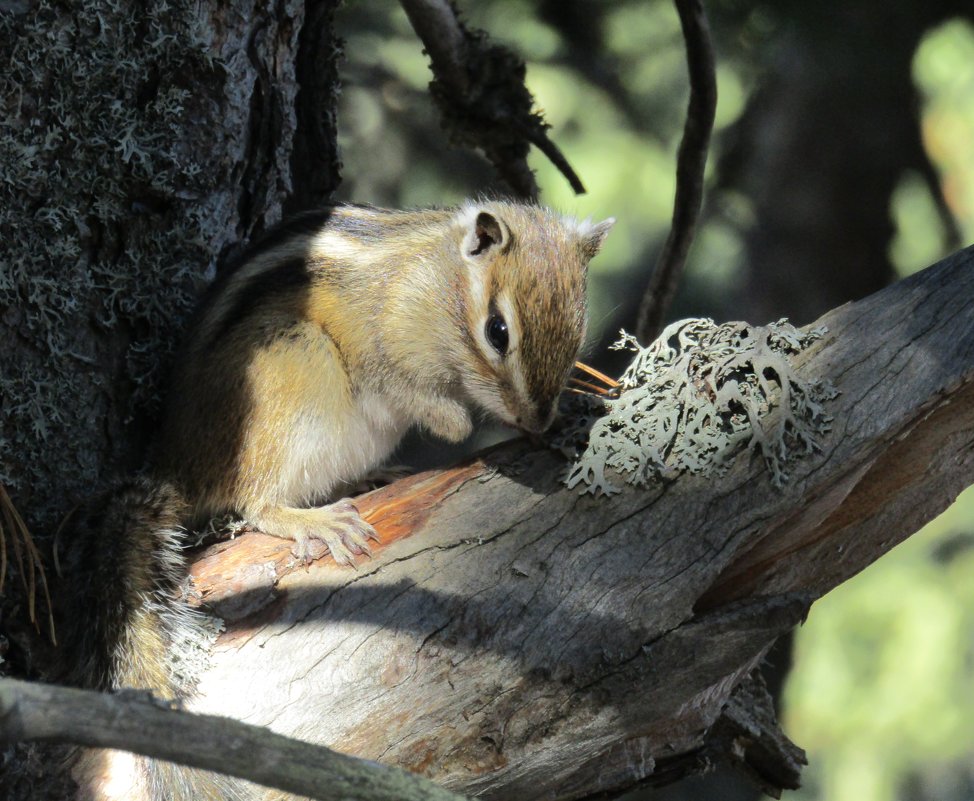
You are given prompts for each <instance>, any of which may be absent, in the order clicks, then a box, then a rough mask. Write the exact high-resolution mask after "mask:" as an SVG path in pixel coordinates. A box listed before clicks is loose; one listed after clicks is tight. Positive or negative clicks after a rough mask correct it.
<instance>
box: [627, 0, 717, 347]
mask: <svg viewBox="0 0 974 801" xmlns="http://www.w3.org/2000/svg"><path fill="white" fill-rule="evenodd" d="M674 2H675V4H676V10H677V12H678V13H679V15H680V24H681V26H682V27H683V37H684V39H685V40H686V46H687V67H688V71H689V75H690V102H689V106H688V108H687V121H686V125H685V126H684V128H683V139H682V141H681V142H680V151H679V154H678V156H677V165H676V197H675V199H674V201H673V223H672V226H671V227H670V233H669V236H668V237H667V238H666V243H665V244H664V245H663V251H662V253H660V257H659V260H658V261H657V262H656V269H655V270H654V271H653V275H652V277H651V278H650V279H649V286H647V287H646V294H645V295H643V300H642V303H641V304H640V307H639V319H638V322H637V324H636V336H637V337H638V338H639V339H640V340H642V341H643V342H649V341H651V340H652V339H654V338H655V337H656V336H657V334H659V332H660V331H661V330H662V328H663V321H664V319H665V317H666V313H667V310H668V309H669V307H670V304H671V303H672V302H673V297H674V295H675V294H676V288H677V285H678V284H679V281H680V276H681V275H682V273H683V267H684V265H685V264H686V260H687V253H688V252H689V250H690V245H691V243H692V242H693V236H694V233H695V231H696V226H697V219H698V217H699V216H700V207H701V205H702V202H703V177H704V168H705V167H706V166H707V150H708V148H709V145H710V133H711V131H712V129H713V126H714V114H715V112H716V109H717V76H716V73H715V69H714V50H713V45H712V44H711V42H710V29H709V26H708V25H707V17H706V15H705V14H704V10H703V5H702V3H701V2H700V0H674Z"/></svg>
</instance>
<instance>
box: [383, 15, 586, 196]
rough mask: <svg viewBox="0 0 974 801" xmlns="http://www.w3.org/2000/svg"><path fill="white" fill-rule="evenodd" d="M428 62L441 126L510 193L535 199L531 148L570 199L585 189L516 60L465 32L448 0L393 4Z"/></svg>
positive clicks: (476, 33) (481, 36) (477, 33)
mask: <svg viewBox="0 0 974 801" xmlns="http://www.w3.org/2000/svg"><path fill="white" fill-rule="evenodd" d="M400 2H401V4H402V7H403V9H404V10H405V12H406V16H408V17H409V22H410V24H411V25H412V26H413V30H415V31H416V34H417V35H418V36H419V38H420V39H421V40H422V42H423V45H424V47H425V48H426V53H427V54H428V55H429V57H430V68H431V69H432V71H433V82H432V83H431V84H430V93H431V94H432V96H433V99H434V101H435V102H436V104H437V106H438V107H439V109H440V114H441V115H442V121H443V127H444V128H446V130H447V131H448V132H449V134H450V136H451V138H452V139H453V141H454V142H455V143H456V144H457V145H459V146H465V147H479V148H481V149H482V150H483V151H484V153H485V155H486V156H487V158H488V159H490V161H491V163H492V164H493V165H494V168H495V169H496V170H497V171H498V173H500V176H501V178H502V179H503V180H504V181H506V182H507V183H508V184H509V185H510V187H511V188H512V189H513V190H514V192H515V193H517V194H518V195H520V196H521V197H524V198H528V199H537V197H538V184H537V182H536V181H535V179H534V173H533V172H532V171H531V169H530V167H528V162H527V156H528V151H529V146H530V145H531V144H534V145H535V146H536V147H537V148H538V149H539V150H541V152H542V153H544V154H545V155H546V156H547V157H548V158H549V159H550V160H551V162H552V164H554V165H555V167H556V168H557V169H558V171H559V172H561V174H562V175H564V176H565V178H566V179H567V180H568V182H569V184H571V187H572V189H573V190H575V192H576V194H583V193H584V192H585V187H584V186H583V185H582V182H581V180H580V179H579V177H578V175H576V173H575V171H574V170H573V169H572V167H571V165H570V164H569V163H568V160H567V159H566V158H565V156H564V154H563V153H562V152H561V150H559V149H558V146H557V145H555V143H554V142H552V141H551V140H550V139H549V138H548V134H547V130H548V125H547V123H545V122H544V120H543V119H542V117H541V115H540V114H537V113H536V112H535V111H534V107H535V102H534V98H533V97H532V95H531V93H530V92H529V91H528V89H527V87H526V86H525V84H524V74H525V68H524V62H523V61H522V60H521V59H520V58H519V57H518V56H516V55H515V54H514V53H512V52H511V51H510V50H508V49H507V48H505V47H502V46H500V45H495V44H491V43H490V42H489V41H488V39H487V36H486V34H484V33H482V32H480V31H470V30H468V29H467V27H466V26H465V25H464V24H463V23H462V22H461V21H460V18H459V16H458V15H457V11H456V7H455V6H454V4H453V3H452V2H450V0H400Z"/></svg>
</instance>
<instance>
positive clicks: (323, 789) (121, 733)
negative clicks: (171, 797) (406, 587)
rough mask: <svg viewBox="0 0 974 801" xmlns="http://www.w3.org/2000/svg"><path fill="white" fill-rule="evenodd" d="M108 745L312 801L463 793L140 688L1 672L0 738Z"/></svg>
mask: <svg viewBox="0 0 974 801" xmlns="http://www.w3.org/2000/svg"><path fill="white" fill-rule="evenodd" d="M18 740H39V741H43V742H55V743H69V744H74V745H85V746H90V747H93V748H114V749H121V750H123V751H131V752H134V753H136V754H143V755H145V756H150V757H155V758H158V759H165V760H167V761H170V762H178V763H180V764H182V765H190V766H192V767H196V768H202V769H204V770H212V771H216V772H217V773H223V774H227V775H230V776H236V777H238V778H241V779H248V780H250V781H253V782H257V783H258V784H262V785H264V786H267V787H274V788H277V789H280V790H284V791H286V792H290V793H297V794H298V795H302V796H307V797H309V798H317V799H319V801H339V800H341V801H463V797H462V796H458V795H455V794H454V793H451V792H448V791H446V790H444V789H442V788H441V787H438V786H437V785H435V784H433V783H432V782H431V781H428V780H427V779H424V778H422V777H420V776H417V775H415V774H412V773H407V772H406V771H403V770H399V769H398V768H390V767H387V766H385V765H379V764H378V763H376V762H370V761H367V760H364V759H357V758H355V757H350V756H346V755H345V754H340V753H338V752H337V751H332V750H330V749H328V748H324V747H321V746H314V745H310V744H309V743H305V742H302V741H300V740H293V739H291V738H290V737H284V736H282V735H280V734H275V733H274V732H271V731H269V730H267V729H262V728H260V727H259V726H251V725H249V724H246V723H240V722H238V721H235V720H230V719H229V718H221V717H217V716H215V715H196V714H192V713H189V712H182V711H179V710H175V709H170V708H168V707H166V706H164V705H162V704H161V703H160V702H157V701H154V700H153V699H151V697H148V696H147V694H142V693H136V692H134V691H133V692H131V693H125V694H118V695H108V694H103V693H97V692H92V691H90V690H76V689H71V688H68V687H55V686H53V685H50V684H36V683H33V682H23V681H16V680H14V679H0V741H6V742H15V741H18Z"/></svg>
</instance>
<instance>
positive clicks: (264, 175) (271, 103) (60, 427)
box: [0, 0, 340, 525]
mask: <svg viewBox="0 0 974 801" xmlns="http://www.w3.org/2000/svg"><path fill="white" fill-rule="evenodd" d="M335 6H337V2H335V0H327V1H322V0H318V1H317V2H315V0H308V2H307V3H301V2H297V0H287V1H286V2H282V3H275V4H271V3H264V4H262V3H258V4H257V5H256V6H255V5H254V4H253V3H249V2H247V3H244V2H239V1H238V0H230V1H229V2H213V0H209V1H208V2H197V1H196V0H173V1H172V2H169V3H167V4H165V5H164V6H158V7H157V6H151V4H150V5H148V6H147V5H145V4H141V3H122V4H119V3H108V2H97V1H96V2H85V3H74V4H64V3H50V2H46V0H39V1H38V2H32V3H28V2H24V3H8V4H5V5H4V7H3V9H0V41H2V42H4V44H5V46H4V47H0V101H2V102H0V109H2V112H3V116H2V118H0V134H2V135H0V233H2V235H3V242H4V247H3V252H2V253H0V343H2V344H0V355H2V365H3V367H2V372H0V398H2V401H0V446H2V456H0V459H2V462H0V482H3V484H4V485H5V486H6V487H7V488H8V489H9V490H10V492H11V495H12V496H13V498H14V501H15V503H16V504H17V505H18V507H19V508H20V509H21V511H22V512H24V513H25V516H26V517H27V518H28V519H29V520H31V521H32V522H33V523H34V524H35V525H37V524H51V523H52V522H54V521H56V520H58V519H59V517H60V516H61V515H63V514H64V512H65V511H66V510H67V509H68V508H70V506H71V505H72V504H73V502H74V501H75V500H77V499H79V498H84V497H89V496H90V495H91V493H92V489H93V487H94V486H95V485H96V483H97V481H98V479H99V478H101V477H104V476H111V475H112V474H113V473H115V472H121V473H123V474H127V473H131V471H132V469H133V468H134V467H137V466H138V465H139V463H140V461H141V459H142V456H143V453H144V449H145V443H146V440H147V438H148V437H147V433H148V431H149V430H151V420H152V418H153V416H154V415H155V413H156V407H157V403H156V398H157V397H158V394H159V388H160V384H161V383H162V379H163V377H164V375H165V372H166V370H167V364H168V359H167V358H166V354H168V353H169V352H170V350H171V349H172V346H173V342H174V340H175V339H176V337H177V335H178V333H179V331H180V330H181V327H182V325H181V323H182V322H183V320H184V319H185V317H186V315H187V314H188V312H189V310H190V309H191V308H192V306H193V305H194V304H195V301H196V298H197V296H198V294H199V289H200V287H201V286H202V284H203V283H204V280H205V279H207V278H211V277H212V275H213V273H214V271H215V269H216V268H217V266H218V265H219V264H222V262H223V261H224V260H225V259H224V257H225V256H227V255H229V254H231V253H232V252H233V250H234V249H235V248H238V247H239V245H237V244H236V243H239V242H246V241H247V240H248V239H249V238H250V237H252V236H253V234H254V233H255V232H259V231H261V230H262V229H263V228H265V227H266V226H267V225H268V224H270V223H273V222H276V221H277V220H278V219H279V218H280V217H281V215H282V210H283V208H284V204H285V200H288V202H289V203H290V204H291V205H292V206H293V205H302V204H303V205H307V204H310V203H314V202H319V203H320V202H321V201H322V200H323V199H324V197H327V195H328V194H329V193H330V192H331V191H332V190H333V189H334V188H335V186H337V184H338V165H337V156H336V144H335V115H334V110H335V104H334V96H335V94H336V93H337V90H338V81H337V76H336V73H335V69H336V67H335V65H336V59H337V55H338V54H339V52H340V50H339V48H338V46H337V44H336V41H335V38H334V35H333V31H332V30H331V27H330V24H331V15H332V13H333V11H334V8H335ZM306 13H307V14H309V15H310V22H309V24H308V25H304V19H305V15H306ZM8 43H9V46H7V45H8ZM299 81H301V83H300V85H299ZM309 153H310V154H311V155H309ZM292 161H295V162H297V163H295V164H292ZM292 171H293V173H294V174H295V175H297V176H298V178H297V179H296V180H292Z"/></svg>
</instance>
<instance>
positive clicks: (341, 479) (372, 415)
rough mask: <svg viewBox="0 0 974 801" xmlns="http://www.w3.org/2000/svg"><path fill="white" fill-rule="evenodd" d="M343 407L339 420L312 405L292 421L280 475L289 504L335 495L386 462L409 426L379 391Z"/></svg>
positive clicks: (297, 504)
mask: <svg viewBox="0 0 974 801" xmlns="http://www.w3.org/2000/svg"><path fill="white" fill-rule="evenodd" d="M329 411H330V410H329ZM344 411H345V414H343V415H341V419H338V417H337V416H335V415H334V414H329V413H328V411H326V410H325V409H322V408H320V407H319V408H318V409H313V408H310V409H305V410H304V411H303V412H302V413H301V414H300V415H299V416H298V417H297V418H296V419H295V420H294V421H293V426H292V427H291V430H290V431H289V436H288V440H289V442H288V448H287V453H286V455H285V465H284V470H283V475H282V476H281V489H282V491H283V493H282V494H283V497H282V499H281V501H282V502H283V503H284V504H285V505H287V506H307V505H308V504H311V503H322V502H324V501H326V500H331V499H332V497H331V496H332V495H333V494H334V492H335V491H336V489H340V486H339V485H341V484H343V483H354V482H356V481H358V480H359V479H361V478H362V477H363V476H365V475H367V474H368V473H369V472H371V471H372V470H374V469H375V468H376V467H378V466H379V465H380V464H382V462H384V461H385V460H386V459H387V458H388V457H389V455H390V454H391V453H392V451H393V450H394V449H395V447H396V446H397V445H398V444H399V441H400V440H401V439H402V436H403V434H405V433H406V430H407V429H408V427H409V423H408V422H407V421H405V420H403V419H402V418H401V417H399V416H398V415H397V414H396V413H395V412H394V411H393V410H392V408H391V407H390V406H389V404H388V403H387V402H385V400H384V399H382V398H380V397H378V396H375V395H371V396H365V397H358V398H356V400H355V403H354V404H353V405H352V408H351V409H350V410H349V409H348V407H346V409H345V410H344Z"/></svg>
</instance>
